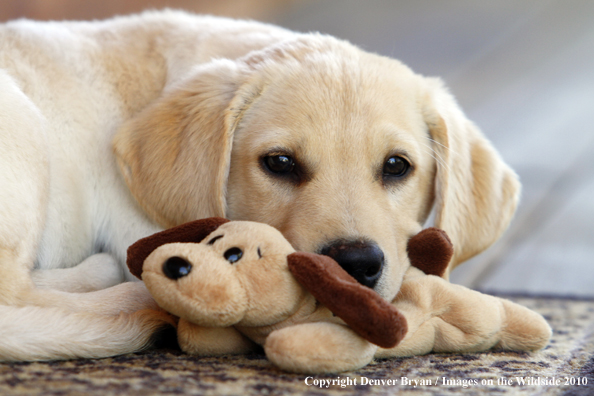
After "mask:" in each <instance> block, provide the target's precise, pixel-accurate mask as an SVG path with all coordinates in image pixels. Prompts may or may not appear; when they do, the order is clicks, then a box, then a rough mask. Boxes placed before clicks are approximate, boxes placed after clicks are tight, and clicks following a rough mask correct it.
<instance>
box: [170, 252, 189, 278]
mask: <svg viewBox="0 0 594 396" xmlns="http://www.w3.org/2000/svg"><path fill="white" fill-rule="evenodd" d="M190 271H192V264H190V263H189V262H188V261H186V260H185V259H183V258H181V257H177V256H176V257H171V258H169V259H167V261H165V263H164V264H163V273H164V274H165V276H166V277H168V278H169V279H173V280H177V279H179V278H183V277H184V276H187V275H189V274H190Z"/></svg>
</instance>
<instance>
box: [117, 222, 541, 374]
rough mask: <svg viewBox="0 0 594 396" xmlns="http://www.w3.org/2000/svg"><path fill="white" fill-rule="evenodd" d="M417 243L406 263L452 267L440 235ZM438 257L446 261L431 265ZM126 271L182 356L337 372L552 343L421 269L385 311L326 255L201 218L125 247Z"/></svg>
mask: <svg viewBox="0 0 594 396" xmlns="http://www.w3.org/2000/svg"><path fill="white" fill-rule="evenodd" d="M415 238H417V237H415ZM413 239H414V238H413ZM417 239H419V240H420V239H423V240H424V241H430V244H431V246H437V247H436V248H435V249H434V250H435V252H431V253H430V254H428V255H426V257H424V256H423V254H424V253H423V252H425V251H431V249H426V248H422V249H421V250H420V251H419V252H415V248H414V247H415V246H416V245H421V246H422V245H423V244H415V246H413V248H412V249H411V248H410V246H409V254H410V256H411V261H414V262H416V263H418V264H419V265H418V266H419V267H423V269H424V270H425V271H427V272H434V273H440V272H441V270H442V269H443V268H445V266H444V263H445V265H447V262H448V261H449V256H448V254H450V253H449V251H448V249H451V246H449V241H448V240H447V237H446V238H445V239H444V237H443V236H441V235H435V232H433V234H432V233H431V232H426V233H424V234H423V235H421V234H419V237H418V238H417ZM411 241H412V240H411ZM435 241H437V242H435ZM444 241H445V242H444ZM444 250H445V251H444ZM434 256H439V257H437V258H435V260H436V261H437V262H439V258H443V257H445V259H442V260H441V263H440V264H438V265H436V266H433V267H431V266H430V265H427V263H430V262H431V261H432V259H433V258H434ZM424 261H425V263H424ZM129 266H130V269H131V271H132V273H133V274H135V275H137V276H142V279H143V280H144V281H145V284H146V286H147V288H148V289H149V290H150V292H151V294H152V295H153V296H154V298H155V300H156V301H157V303H158V304H159V305H160V306H161V307H162V308H164V309H165V310H167V311H169V312H171V313H172V314H174V315H176V316H179V318H180V319H179V324H178V341H179V344H180V346H181V348H182V349H183V350H184V351H186V352H188V353H191V354H196V355H221V354H236V353H245V352H249V351H252V350H254V349H255V347H256V344H260V345H262V346H263V347H264V350H265V352H266V355H267V356H268V358H269V359H270V360H271V361H272V362H273V363H275V364H276V365H278V366H279V367H281V368H283V369H285V370H288V371H296V372H308V373H324V372H340V371H346V370H353V369H357V368H360V367H362V366H365V365H366V364H368V363H369V362H370V361H371V360H372V359H373V357H374V356H376V357H391V356H408V355H415V354H425V353H429V352H431V351H435V352H469V351H484V350H487V349H490V348H492V347H501V348H504V349H517V350H534V349H539V348H542V347H543V346H544V345H546V343H547V342H548V339H549V337H550V328H549V327H548V325H547V324H546V322H545V321H544V319H543V318H542V317H541V316H540V315H538V314H536V313H534V312H532V311H530V310H528V309H526V308H524V307H521V306H519V305H517V304H514V303H511V302H509V301H506V300H503V299H499V298H496V297H492V296H487V295H483V294H481V293H478V292H474V291H472V290H469V289H466V288H463V287H461V286H457V285H452V284H450V283H448V282H447V281H445V280H443V279H441V278H439V277H438V276H434V275H426V274H425V273H423V272H422V271H420V270H419V269H417V268H410V269H409V270H408V272H407V275H406V277H405V280H404V283H403V285H402V287H401V291H400V293H399V294H398V296H397V297H396V299H395V300H394V301H393V302H392V304H389V303H387V302H385V301H384V300H382V299H381V298H380V297H379V296H378V295H377V294H376V293H375V292H373V291H372V290H371V289H367V288H365V287H363V286H361V285H359V284H358V283H356V281H354V279H352V278H351V277H350V276H349V275H348V274H346V272H344V271H343V270H342V269H341V268H340V267H339V266H338V264H336V263H335V262H334V261H333V260H331V259H330V258H327V257H325V256H319V255H315V254H311V253H295V251H294V249H293V248H292V247H291V245H290V244H289V243H288V242H287V241H286V240H285V238H284V237H283V236H282V235H281V234H280V233H279V232H278V231H277V230H275V229H274V228H272V227H270V226H267V225H264V224H259V223H252V222H227V221H226V220H223V219H208V220H204V221H198V222H193V223H188V224H187V225H182V226H180V227H176V228H174V229H170V230H166V231H164V232H162V233H159V234H155V236H152V237H149V238H146V239H145V240H141V241H139V242H138V243H137V244H135V245H133V246H132V247H131V249H130V250H129ZM320 302H321V303H322V304H320ZM405 318H406V319H405ZM407 322H408V325H407ZM347 324H348V325H347ZM407 330H408V332H407ZM401 341H402V342H401ZM378 345H379V347H378Z"/></svg>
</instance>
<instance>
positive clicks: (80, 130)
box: [0, 11, 519, 360]
mask: <svg viewBox="0 0 594 396" xmlns="http://www.w3.org/2000/svg"><path fill="white" fill-rule="evenodd" d="M271 152H274V153H277V154H278V153H285V154H292V155H294V156H295V157H296V158H298V159H299V160H300V161H301V162H302V163H303V164H304V165H305V166H307V167H308V170H309V172H310V174H309V176H310V178H309V179H308V180H307V182H305V183H303V184H302V185H299V186H294V185H289V184H286V183H279V182H278V180H275V179H274V178H271V177H270V175H268V174H267V173H266V172H264V171H263V170H262V166H261V162H260V157H261V156H262V155H264V154H266V153H271ZM394 153H398V154H401V155H404V156H406V158H408V160H409V161H410V162H411V163H412V164H413V172H411V174H410V175H409V176H408V177H407V178H406V179H405V180H403V181H402V182H400V183H397V184H392V185H386V184H384V183H382V182H381V176H380V175H381V169H382V164H383V162H384V161H385V160H386V158H387V157H388V156H389V155H393V154H394ZM0 185H1V186H2V189H1V191H0V304H2V305H0V329H2V332H1V334H2V335H3V337H0V360H35V359H52V358H63V357H74V356H77V357H101V356H109V355H113V354H118V353H125V352H131V351H134V350H138V349H139V348H141V347H142V345H145V344H147V343H148V341H149V339H150V337H151V335H152V333H153V332H154V329H155V327H158V325H159V323H161V324H163V323H166V321H167V320H166V319H165V317H164V316H163V314H162V313H161V312H159V311H158V310H155V309H153V308H154V305H153V304H152V303H151V302H150V299H148V298H147V297H146V290H144V289H143V288H135V287H128V286H126V287H124V288H116V289H107V290H109V291H106V292H105V293H103V294H93V293H88V294H85V295H83V294H80V293H79V292H89V291H93V290H96V289H103V288H106V287H109V286H112V285H116V284H118V283H120V282H122V281H124V280H132V278H133V277H132V276H131V275H130V274H129V273H128V272H127V270H126V269H125V268H123V263H124V261H125V254H126V248H127V247H128V246H129V245H130V244H131V243H133V242H135V241H136V240H137V239H139V238H141V237H144V236H146V235H149V234H152V233H154V232H156V231H158V230H160V229H162V228H163V227H168V226H171V225H175V224H179V223H182V222H185V221H189V220H193V219H196V218H200V217H207V216H213V215H225V216H227V217H229V218H232V219H249V220H255V221H261V222H266V223H269V224H272V225H273V226H275V227H277V228H278V229H280V230H281V231H282V232H283V234H284V235H285V236H286V237H287V238H288V239H289V241H290V242H291V243H292V244H293V245H294V246H295V247H296V248H297V249H298V250H306V251H316V250H318V249H319V248H320V247H321V246H322V245H324V244H325V243H328V242H329V241H332V240H335V239H338V238H366V239H369V240H373V241H375V242H376V243H377V244H378V245H379V246H380V248H381V249H382V250H383V252H384V254H385V257H386V267H385V269H384V272H383V275H382V278H381V279H380V281H379V282H378V285H377V287H376V290H377V291H378V292H379V293H380V294H381V295H382V296H384V297H385V298H388V299H391V298H393V297H394V296H395V295H396V294H397V293H398V291H399V289H400V285H401V282H402V279H403V276H404V273H405V271H406V269H407V268H408V259H407V257H406V241H407V240H408V238H409V237H410V236H412V235H414V234H416V233H417V232H418V231H419V230H420V229H421V226H422V224H423V223H424V221H425V219H426V218H427V216H428V213H429V211H430V209H431V207H432V206H433V204H435V205H436V207H437V226H439V227H441V228H443V229H445V230H446V231H447V232H448V234H449V235H450V236H451V237H452V239H453V242H454V245H455V247H456V255H455V259H454V261H453V262H452V267H453V266H455V265H457V264H458V263H459V262H460V261H463V260H465V259H467V258H469V257H471V256H472V255H474V254H476V253H478V252H480V251H482V250H483V249H485V248H486V247H488V246H489V245H490V244H491V243H492V242H493V241H494V240H496V239H497V237H498V236H499V235H500V234H501V233H502V232H503V230H504V229H505V228H506V226H507V224H508V223H509V221H510V219H511V216H512V214H513V212H514V209H515V206H516V203H517V197H518V193H519V185H518V182H517V179H516V177H515V175H514V173H513V172H512V171H511V170H510V169H509V168H508V167H507V166H506V165H505V164H504V163H503V162H502V161H501V158H500V157H499V156H498V155H497V153H496V152H495V151H494V150H493V148H492V147H491V145H490V144H489V142H488V141H487V140H486V139H485V138H484V137H483V136H482V134H481V133H480V132H479V131H478V130H477V129H476V128H475V127H474V126H472V124H470V123H469V122H468V121H467V120H466V118H465V116H464V114H463V113H462V112H461V110H460V109H459V108H458V106H457V105H456V103H455V101H454V100H453V99H452V97H451V96H450V95H449V94H448V93H447V92H446V90H445V89H444V88H443V87H442V86H441V84H440V83H439V82H437V81H435V80H431V79H427V78H424V77H422V76H419V75H416V74H414V73H413V72H412V71H411V70H409V69H408V68H407V67H405V66H403V65H402V64H401V63H399V62H398V61H395V60H392V59H388V58H384V57H380V56H377V55H373V54H368V53H365V52H363V51H361V50H360V49H358V48H356V47H354V46H352V45H350V44H348V43H346V42H343V41H339V40H337V39H334V38H332V37H328V36H323V35H318V34H297V33H294V32H290V31H287V30H284V29H281V28H277V27H274V26H270V25H265V24H260V23H256V22H245V21H234V20H229V19H223V18H213V17H207V16H196V15H191V14H186V13H183V12H174V11H165V12H149V13H144V14H140V15H135V16H130V17H121V18H115V19H110V20H106V21H97V22H33V21H27V20H22V21H15V22H9V23H6V24H3V25H1V26H0ZM89 258H92V259H91V261H90V262H89V261H86V260H88V259H89ZM81 263H84V264H83V266H82V267H77V266H78V265H79V264H81ZM89 263H91V265H89ZM89 266H90V267H92V269H90V268H89ZM118 267H119V268H118ZM54 271H55V272H54ZM58 271H59V272H58ZM36 285H37V286H36ZM112 292H113V294H112ZM107 295H111V297H105V296H107ZM105 298H106V300H104V299H105ZM104 301H108V302H104ZM138 301H140V302H142V303H140V304H139V303H138ZM52 307H55V308H52ZM145 308H146V309H145ZM136 310H138V312H135V311H136ZM80 311H84V315H82V314H80V313H78V312H80ZM120 311H121V312H123V313H121V314H119V312H120ZM55 312H59V314H55V315H54V313H55ZM132 312H135V313H132ZM117 315H124V316H125V317H126V318H127V319H126V321H128V322H127V323H129V325H127V326H124V327H119V329H120V331H108V329H109V328H111V326H112V324H113V323H114V320H116V321H117V320H120V319H118V318H120V316H117ZM44 319H45V320H44ZM67 329H68V330H67ZM44 334H45V335H47V334H50V335H51V337H50V338H48V337H46V336H45V335H44ZM66 345H67V346H66ZM89 345H91V346H89ZM15 346H18V347H15Z"/></svg>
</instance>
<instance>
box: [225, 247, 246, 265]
mask: <svg viewBox="0 0 594 396" xmlns="http://www.w3.org/2000/svg"><path fill="white" fill-rule="evenodd" d="M224 256H225V259H226V260H227V261H228V262H230V263H231V264H233V263H235V262H236V261H239V259H241V256H243V252H242V251H241V249H240V248H236V247H232V248H231V249H228V250H227V251H226V252H225V253H224Z"/></svg>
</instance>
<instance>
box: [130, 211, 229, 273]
mask: <svg viewBox="0 0 594 396" xmlns="http://www.w3.org/2000/svg"><path fill="white" fill-rule="evenodd" d="M228 221H229V220H227V219H223V218H221V217H209V218H207V219H201V220H196V221H190V222H189V223H184V224H181V225H178V226H177V227H173V228H169V229H167V230H165V231H161V232H157V233H156V234H153V235H151V236H148V237H146V238H142V239H139V240H138V241H136V242H135V243H133V244H132V245H130V247H129V248H128V257H127V259H126V264H128V268H129V269H130V272H131V273H132V275H134V276H135V277H137V278H140V276H141V275H142V264H143V263H144V260H145V259H146V258H147V257H148V256H149V255H150V254H151V253H152V252H153V250H155V249H156V248H158V247H159V246H161V245H165V244H166V243H173V242H182V243H187V242H195V243H199V242H200V241H202V240H203V239H204V238H206V237H207V236H208V235H209V234H210V233H211V232H213V231H214V230H216V229H217V228H219V226H220V225H222V224H225V223H227V222H228Z"/></svg>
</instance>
